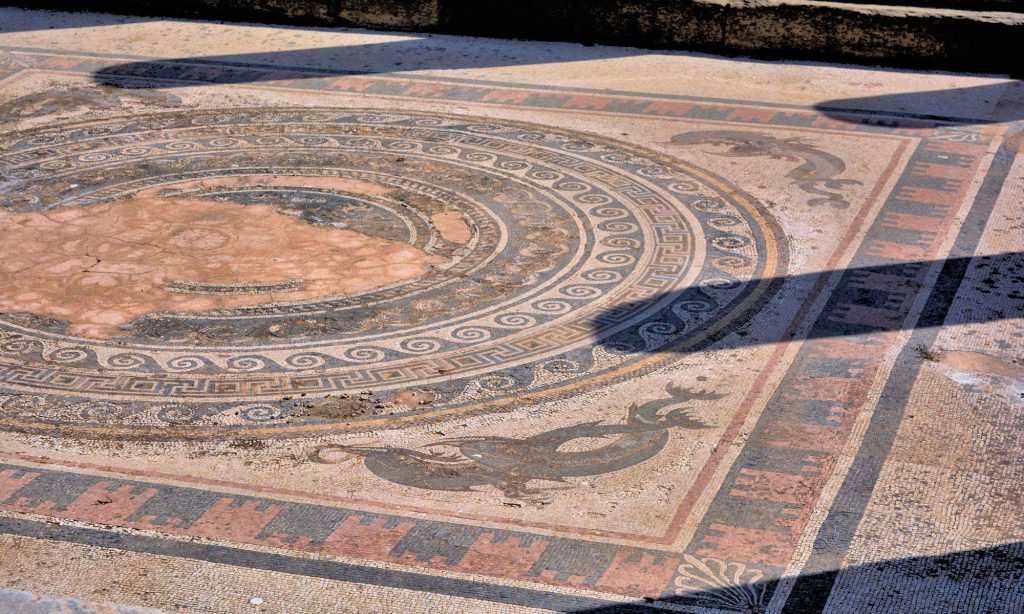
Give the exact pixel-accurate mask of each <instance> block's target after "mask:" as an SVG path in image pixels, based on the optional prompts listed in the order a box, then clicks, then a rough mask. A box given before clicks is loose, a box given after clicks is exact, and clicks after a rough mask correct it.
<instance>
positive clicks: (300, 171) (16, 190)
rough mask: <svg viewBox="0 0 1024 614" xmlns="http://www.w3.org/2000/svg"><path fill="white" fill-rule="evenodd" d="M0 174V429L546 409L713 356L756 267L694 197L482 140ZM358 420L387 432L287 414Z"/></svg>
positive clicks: (333, 143) (112, 128) (339, 137)
mask: <svg viewBox="0 0 1024 614" xmlns="http://www.w3.org/2000/svg"><path fill="white" fill-rule="evenodd" d="M0 173H2V184H0V191H2V194H3V197H4V198H3V203H4V207H3V208H2V209H0V241H2V243H3V244H4V245H7V246H11V248H14V246H17V247H16V248H14V249H11V248H8V249H11V253H10V254H5V258H4V260H3V263H2V264H0V409H2V411H0V421H2V423H3V424H4V425H6V426H7V427H8V428H18V429H28V430H50V429H54V428H60V429H61V430H62V431H64V432H67V431H68V430H69V429H71V430H79V431H85V432H102V431H109V432H118V433H128V432H138V433H145V434H150V435H154V436H159V435H161V434H168V433H187V434H189V435H199V436H202V435H217V434H224V433H236V434H237V432H238V431H240V430H247V429H257V430H262V431H263V432H266V433H292V432H294V433H302V432H311V431H317V430H326V429H339V428H366V427H370V426H372V425H374V424H377V423H380V422H382V421H387V422H395V421H403V420H410V419H421V418H427V417H429V416H436V415H441V414H446V413H451V412H456V411H479V410H493V409H497V408H500V407H503V406H507V405H509V404H512V403H515V402H516V400H517V399H519V398H522V397H529V398H531V399H533V400H537V399H541V398H544V397H546V396H552V395H565V394H571V393H572V392H573V391H578V390H580V389H582V388H584V387H591V386H595V385H600V384H601V383H604V382H609V381H613V380H615V379H616V378H622V377H626V376H628V375H629V374H630V373H633V372H636V371H637V370H640V369H649V368H651V367H652V366H656V365H657V364H659V363H662V362H664V361H665V360H668V359H671V357H672V356H673V355H674V354H677V353H678V352H681V351H686V350H688V349H693V348H697V347H700V346H703V345H707V344H708V343H710V342H712V341H714V340H715V339H716V338H717V337H718V336H721V335H722V334H724V333H725V332H728V331H730V330H733V329H735V327H736V326H738V325H739V324H740V323H742V321H743V320H744V319H745V318H747V317H749V316H750V315H751V314H752V313H753V312H754V311H755V310H756V309H757V307H758V305H760V304H761V303H762V302H763V301H764V300H765V299H766V297H767V296H768V294H769V293H770V292H771V291H772V289H773V288H774V284H773V283H772V282H771V279H772V278H774V277H777V276H778V275H779V272H780V269H781V268H782V266H783V261H784V254H783V253H782V250H781V249H780V246H779V245H780V241H779V237H778V231H777V229H776V227H775V225H774V223H773V222H772V221H771V220H770V219H769V218H768V217H767V216H766V215H765V214H764V213H763V211H762V210H761V209H760V208H759V206H758V205H757V204H756V203H755V202H754V201H753V200H752V199H751V198H749V197H747V196H746V195H744V194H743V192H742V191H740V190H738V189H736V188H734V187H731V186H729V185H727V184H725V183H724V182H723V181H722V180H720V179H718V178H716V177H715V176H713V175H711V174H710V173H708V172H706V171H703V170H701V169H699V168H694V167H691V166H688V165H684V164H681V163H679V162H677V161H672V160H669V159H667V158H663V157H661V156H658V155H657V154H654V153H651V152H648V151H643V150H638V149H635V148H633V147H631V146H628V145H625V144H622V143H617V142H613V141H608V140H605V139H602V138H599V137H596V136H592V135H586V134H581V133H573V132H567V131H562V130H557V129H552V128H547V127H541V126H535V125H528V124H520V123H513V122H504V121H495V120H490V119H488V120H484V119H479V118H472V117H457V116H444V115H438V114H419V113H410V112H404V111H403V112H395V113H381V112H370V111H352V110H327V109H278V110H269V111H268V110H265V109H263V110H248V109H222V110H213V111H189V112H181V111H171V112H162V113H156V114H151V115H138V116H129V117H121V118H116V119H109V120H100V121H92V122H87V123H85V122H83V123H79V124H69V125H61V126H50V127H45V128H39V129H35V130H32V131H28V132H22V133H15V134H13V135H11V136H9V137H8V139H7V142H5V143H3V149H2V154H0ZM360 395H362V397H366V398H372V399H373V402H372V403H371V405H373V407H374V408H378V409H379V408H387V409H388V411H384V412H382V411H366V412H352V413H350V414H346V415H345V416H344V419H338V418H337V417H335V418H331V417H325V415H324V414H323V412H309V411H306V410H307V409H308V408H309V406H310V403H311V402H312V400H323V399H324V398H325V397H330V398H334V399H337V398H349V397H357V396H360ZM409 399H415V401H414V402H413V401H409Z"/></svg>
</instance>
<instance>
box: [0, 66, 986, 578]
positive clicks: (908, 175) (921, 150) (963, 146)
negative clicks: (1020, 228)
mask: <svg viewBox="0 0 1024 614" xmlns="http://www.w3.org/2000/svg"><path fill="white" fill-rule="evenodd" d="M344 79H349V78H344ZM352 79H354V78H352ZM371 93H372V92H371ZM634 97H642V96H640V95H637V96H634ZM508 102H513V103H514V102H516V101H515V100H508ZM521 102H525V103H526V104H527V105H528V101H527V100H523V101H521ZM742 104H744V105H749V106H757V104H756V103H751V102H743V103H742ZM545 107H547V106H545ZM735 111H736V109H732V111H731V112H730V114H722V117H721V119H722V120H725V121H732V122H735V123H739V122H742V120H739V119H738V118H735V117H730V115H732V114H734V112H735ZM618 113H626V112H618ZM775 113H776V114H777V113H778V112H775ZM630 115H633V114H630ZM640 115H644V112H640ZM806 115H808V116H815V117H816V118H817V119H820V117H819V116H816V114H812V113H808V114H806ZM689 117H690V118H691V119H700V118H693V116H689ZM753 119H754V120H757V119H759V118H753ZM760 119H761V120H762V122H763V123H765V124H767V125H777V126H783V127H784V126H793V123H787V122H786V117H785V114H783V117H782V121H781V122H776V121H773V120H775V119H776V116H775V115H773V116H772V117H770V118H766V117H764V116H762V117H761V118H760ZM744 123H757V122H756V121H754V122H752V121H746V122H744ZM826 123H827V124H829V125H827V126H823V125H821V124H820V123H817V122H815V121H813V120H812V121H810V122H807V123H806V125H808V126H809V127H812V128H826V129H849V127H850V125H844V124H841V123H840V125H831V124H833V122H830V121H829V122H826ZM927 123H929V124H934V122H927ZM867 128H868V129H867V130H863V127H861V130H860V131H867V132H888V133H893V132H897V133H898V132H900V131H898V130H890V129H887V128H885V127H879V126H868V127H867ZM855 131H858V130H856V129H855ZM911 132H912V133H914V134H915V135H918V136H925V137H926V138H924V139H923V140H922V141H921V143H920V145H919V146H918V149H916V150H915V151H914V157H915V158H918V159H919V160H911V162H910V163H909V164H908V165H907V166H906V167H905V168H904V169H903V177H901V179H900V183H899V184H897V186H896V188H895V189H894V190H893V194H891V195H890V199H889V201H894V200H895V201H899V200H900V199H894V194H899V193H900V190H901V189H903V190H904V191H905V192H906V193H904V195H907V194H909V196H913V195H914V193H916V194H918V195H919V196H920V195H921V194H923V193H925V192H924V191H923V190H927V189H929V188H927V187H923V186H922V185H921V182H922V181H923V180H925V179H928V178H929V175H928V174H927V172H926V173H923V174H918V175H914V168H915V164H916V165H919V166H920V165H922V164H926V165H927V164H935V163H934V161H932V162H928V161H923V160H920V159H921V158H927V157H928V155H929V152H930V151H929V147H933V150H932V151H931V152H932V153H934V152H935V148H937V150H940V151H944V152H946V153H949V155H953V156H956V157H961V158H959V159H961V160H963V159H970V167H969V168H967V167H962V168H966V169H967V170H965V171H964V172H963V173H962V175H963V178H962V179H961V180H959V182H961V183H962V184H963V183H967V184H970V181H971V179H972V178H974V177H975V176H977V175H978V172H977V171H978V167H979V166H980V164H981V162H982V160H981V159H982V158H983V157H984V155H985V153H986V150H987V147H985V146H984V145H985V144H986V143H984V142H975V143H969V142H959V143H957V142H956V141H951V140H946V139H944V138H942V131H941V130H937V131H934V132H933V133H932V134H931V135H923V134H921V131H919V130H912V131H911ZM936 133H938V134H936ZM995 133H996V131H995V130H986V129H983V130H981V131H978V132H976V134H978V135H979V136H992V135H994V134H995ZM983 140H984V138H983V139H982V141H983ZM919 170H920V169H919ZM949 170H950V169H946V171H949ZM947 174H948V173H947ZM932 178H936V179H937V178H943V177H938V176H933V177H932ZM944 178H948V177H944ZM915 182H916V183H915ZM913 188H918V189H916V191H915V190H914V189H913ZM966 188H967V186H964V189H959V190H955V193H949V194H947V195H946V196H941V194H939V195H934V194H933V195H934V196H935V198H934V199H933V201H934V200H939V199H942V200H948V201H949V202H951V203H957V202H959V203H962V202H963V198H964V195H965V194H966ZM939 191H941V190H939ZM909 192H914V193H909ZM926 195H927V194H926ZM889 201H887V205H889V204H890V203H889ZM902 201H904V202H909V203H914V204H915V205H918V206H925V207H932V208H933V209H934V208H936V207H937V206H938V205H940V204H938V203H935V202H930V201H928V200H924V199H922V200H916V201H915V200H914V199H913V198H907V199H902ZM949 209H953V208H952V207H949ZM884 213H885V212H884ZM889 213H890V214H892V212H889ZM947 214H948V215H945V216H942V218H941V219H940V220H939V221H936V220H935V219H931V220H921V219H919V220H914V221H915V222H918V223H919V226H920V224H921V223H926V224H927V223H931V224H932V226H933V227H934V228H936V231H935V232H936V234H937V236H938V237H939V238H940V239H941V238H943V237H945V236H946V235H947V230H948V229H947V226H948V224H949V218H951V217H952V216H953V215H954V214H955V211H953V212H951V213H950V212H947ZM893 215H899V214H893ZM902 215H904V216H905V215H907V214H902ZM883 217H884V215H883V214H880V215H879V216H878V218H877V219H876V223H877V224H878V223H879V222H880V221H882V218H883ZM919 217H921V216H919ZM925 217H927V216H925ZM894 223H895V222H892V220H891V219H890V228H892V227H893V224H894ZM901 226H902V227H901ZM895 228H896V231H897V234H899V233H901V234H899V235H898V236H890V238H891V239H894V240H888V242H882V243H883V244H886V245H876V246H873V248H874V249H876V252H874V254H873V256H872V255H871V254H870V250H867V249H865V248H867V247H868V246H869V244H871V243H872V238H871V237H870V236H869V237H868V238H867V239H865V240H864V243H863V244H862V245H861V248H860V251H858V254H860V252H864V255H865V258H866V257H871V258H878V259H880V260H881V261H882V262H886V261H887V260H889V261H893V260H897V261H898V260H901V259H900V258H896V257H895V254H896V253H897V252H898V251H899V250H900V249H903V250H904V252H900V255H902V256H903V258H902V259H903V260H905V259H909V258H910V254H915V256H914V257H915V258H922V259H924V258H925V257H926V256H928V255H929V254H928V252H932V251H934V249H935V247H934V246H928V247H932V248H933V249H932V250H928V249H922V246H921V243H922V234H921V232H920V231H919V230H916V229H914V226H913V225H911V224H909V220H907V223H904V224H902V225H901V224H898V223H895ZM943 230H946V232H944V233H942V231H943ZM883 234H884V235H885V234H889V235H892V234H893V233H892V232H883ZM873 243H876V244H878V243H879V242H877V240H876V242H873ZM932 243H933V244H934V243H936V242H932ZM907 252H909V253H907ZM887 255H888V256H887ZM868 259H869V260H870V258H868ZM905 302H906V301H905V300H904V303H905ZM901 306H902V304H901ZM847 313H849V310H847ZM903 315H904V317H905V315H906V314H905V313H903ZM818 321H824V314H822V316H820V317H819V318H818ZM805 345H806V346H811V345H819V346H821V347H820V348H802V349H801V353H804V349H808V350H809V351H808V354H810V353H811V352H814V351H815V350H816V351H817V352H820V354H819V356H829V359H831V360H835V359H836V355H837V352H838V355H839V356H840V357H841V358H843V359H851V358H852V357H851V356H850V355H849V352H852V351H857V352H858V353H862V352H863V351H864V349H865V348H864V347H863V346H862V345H861V346H860V347H856V348H852V347H849V345H850V344H848V343H847V342H842V341H841V342H815V343H814V344H810V343H808V344H805ZM854 345H857V344H854ZM883 345H885V344H883ZM870 349H871V350H872V352H871V353H872V355H874V353H876V352H874V351H876V350H877V348H873V347H872V348H870ZM811 358H812V359H813V355H812V357H811ZM857 358H862V356H857ZM791 370H794V371H796V363H795V366H794V367H792V369H791ZM871 375H872V376H878V375H879V374H871ZM790 379H791V377H790V375H788V374H787V376H786V380H787V381H788V380H790ZM851 379H853V378H851ZM871 379H872V380H873V377H872V378H871ZM858 380H863V378H859V379H858ZM783 384H784V382H783ZM783 384H780V385H779V387H778V389H781V388H782V386H783ZM863 385H864V384H863V383H862V382H861V381H858V382H857V383H856V386H855V387H853V388H852V389H848V390H849V392H850V393H851V394H850V398H854V399H855V398H857V394H856V391H857V390H862V388H861V387H862V386H863ZM805 386H806V388H812V387H811V386H809V385H806V384H805ZM840 402H842V401H840ZM766 413H767V409H766ZM786 434H787V435H788V436H791V437H792V436H795V435H798V436H799V435H800V433H794V432H788V433H786ZM811 434H812V432H811V431H806V432H804V435H805V436H811ZM813 434H814V435H816V436H817V437H821V435H822V432H821V431H820V430H816V431H813ZM753 439H754V438H753V437H752V440H753ZM797 439H798V440H799V439H800V438H799V437H797ZM798 443H800V442H799V441H798ZM748 445H750V442H749V444H748ZM861 445H863V442H862V443H861ZM744 451H745V448H744ZM737 467H739V463H738V461H737V463H734V464H733V470H732V471H730V474H733V475H732V478H733V479H735V478H736V475H735V474H738V472H739V471H740V470H741V469H742V468H740V469H739V470H737ZM51 473H56V472H51ZM5 477H6V476H5ZM23 477H24V474H23ZM752 489H754V490H756V482H755V483H754V485H753V486H752V485H751V482H750V476H748V484H746V490H748V491H750V490H752ZM728 491H729V490H728V486H727V485H725V486H723V487H722V488H720V489H719V490H718V493H717V495H716V498H718V496H720V495H722V494H723V493H726V494H728ZM12 494H13V493H12ZM729 496H732V495H729ZM236 498H239V497H236ZM5 499H7V500H10V498H9V497H5ZM752 500H755V499H752ZM815 500H817V499H815ZM712 513H713V512H712V511H709V513H708V515H706V520H705V522H703V525H705V526H706V527H708V528H710V526H711V525H710V524H709V522H708V518H707V517H708V516H711V515H712ZM755 513H758V511H755ZM413 521H414V522H433V521H421V520H418V519H413ZM460 526H463V525H460ZM726 526H727V525H726ZM736 528H738V529H742V528H743V527H736ZM480 530H482V531H484V532H488V531H490V530H489V529H480ZM7 532H10V531H7ZM478 537H479V535H478ZM539 538H540V537H539ZM694 541H696V539H695V540H694ZM502 543H506V542H502ZM518 543H519V544H520V545H522V542H518ZM579 543H580V545H582V546H586V545H589V544H594V542H585V541H581V542H579ZM490 544H492V545H497V544H498V543H497V541H496V540H495V539H494V538H493V539H492V540H490ZM709 544H710V545H709ZM595 545H596V546H607V545H608V544H604V543H597V544H595ZM470 547H471V546H470ZM510 547H511V546H510ZM705 547H712V549H714V547H715V540H714V539H712V540H711V541H709V542H707V543H706V544H705ZM633 551H634V552H633V553H632V554H636V552H635V549H633ZM403 552H404V553H409V552H412V553H413V554H414V558H415V557H416V551H415V549H414V550H413V551H408V550H407V551H403ZM466 552H469V550H468V549H467V551H466ZM646 554H647V556H648V557H653V558H652V559H644V556H643V554H642V553H641V555H640V556H639V558H635V557H634V558H635V559H636V560H633V561H632V562H631V561H630V560H629V559H631V557H632V555H628V556H625V557H621V556H620V555H622V553H616V554H615V556H614V557H613V558H612V561H611V562H609V563H608V565H607V566H606V567H605V570H604V572H602V575H601V577H598V578H597V579H594V580H591V581H590V582H589V583H588V580H589V579H590V578H588V577H587V576H584V579H583V581H582V582H580V581H578V582H575V583H578V584H580V583H582V584H584V585H594V586H599V585H603V584H602V583H607V582H609V581H612V580H613V579H614V575H615V574H614V573H613V574H610V575H609V574H608V573H607V572H609V571H612V569H611V568H612V563H615V565H617V567H616V569H618V568H621V569H618V571H617V572H616V573H617V574H620V575H635V573H634V574H630V573H629V572H636V571H639V568H641V567H643V568H644V569H646V571H645V572H644V573H643V574H641V575H644V576H646V577H648V578H649V577H650V576H652V575H653V576H657V577H664V575H663V574H665V573H666V569H668V568H672V567H673V565H672V564H671V563H670V564H668V565H666V561H664V560H659V559H658V557H659V556H669V557H675V558H676V559H677V560H678V555H676V554H672V553H664V552H659V551H646ZM732 560H735V557H733V558H732ZM658 561H660V562H659V563H658ZM644 563H645V564H646V565H644ZM762 563H764V562H762ZM768 567H772V566H768ZM651 568H654V569H656V570H657V571H659V572H660V573H657V572H656V571H655V572H653V573H652V572H651ZM563 571H564V570H563ZM575 575H579V574H575ZM605 576H608V577H605ZM527 577H530V576H527ZM571 577H572V575H571V574H570V576H569V577H567V578H565V580H563V581H561V582H559V581H558V579H559V578H558V574H557V573H556V577H555V578H554V579H552V581H551V582H550V583H552V584H553V585H559V584H560V583H561V584H564V583H568V584H569V585H573V582H569V581H568V580H569V579H571ZM534 579H535V581H536V580H537V578H536V577H535V578H534ZM620 594H624V593H620ZM625 594H628V593H625Z"/></svg>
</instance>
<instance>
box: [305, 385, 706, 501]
mask: <svg viewBox="0 0 1024 614" xmlns="http://www.w3.org/2000/svg"><path fill="white" fill-rule="evenodd" d="M665 392H666V393H667V394H668V395H669V396H668V397H667V398H660V399H655V400H651V401H647V402H646V403H643V404H639V405H638V404H636V403H633V405H631V406H630V407H629V410H628V413H627V416H626V421H625V422H624V423H622V424H602V423H601V422H600V421H595V422H585V423H582V424H575V425H572V426H567V427H562V428H557V429H552V430H550V431H545V432H543V433H538V434H537V435H533V436H531V437H526V438H522V439H517V438H511V437H491V436H479V437H462V438H452V439H445V440H442V441H439V442H436V443H432V444H428V445H426V446H424V447H423V448H425V449H419V450H416V449H409V448H396V447H385V446H358V445H357V446H344V445H328V446H323V447H320V448H317V449H315V450H313V451H312V452H310V454H309V456H310V459H311V460H313V461H315V462H321V463H333V462H338V461H333V460H329V459H326V458H324V456H323V454H324V452H329V451H341V452H346V453H348V454H352V455H356V456H359V457H362V459H363V465H364V466H365V467H366V468H367V469H368V470H369V471H370V472H371V473H373V474H374V475H376V476H378V477H380V478H383V479H385V480H387V481H389V482H393V483H395V484H402V485H404V486H413V487H416V488H423V489H427V490H446V491H455V492H469V491H474V490H477V489H479V488H480V487H484V486H492V487H494V488H497V489H499V490H501V491H502V492H503V493H504V494H505V495H506V496H508V497H511V498H519V497H523V496H527V495H534V494H538V493H539V492H541V491H542V490H541V489H537V488H530V487H528V486H527V483H528V482H530V481H531V480H540V481H548V482H557V483H564V482H566V479H567V478H573V477H585V476H592V475H600V474H603V473H609V472H611V471H617V470H620V469H625V468H626V467H631V466H633V465H636V464H639V463H642V462H644V461H646V460H648V459H650V458H653V457H654V456H656V455H657V454H658V453H659V452H661V451H662V449H664V447H665V445H666V444H667V443H668V441H669V437H670V431H671V429H674V428H683V429H690V430H699V429H709V428H713V425H710V424H707V423H705V422H703V421H701V420H699V419H697V418H695V417H693V415H692V414H691V412H692V409H691V408H690V407H687V406H686V405H684V404H685V403H687V402H689V401H694V400H711V399H718V398H721V397H722V396H724V395H720V394H716V393H713V392H708V391H704V390H691V389H688V388H680V387H676V386H673V385H671V384H670V385H669V386H668V387H666V389H665ZM667 408H671V409H669V410H668V411H664V410H665V409H667ZM581 438H602V439H604V438H611V439H610V440H609V441H608V442H607V443H605V444H604V445H601V446H599V447H595V448H589V449H585V450H580V451H572V450H563V449H561V448H562V446H563V445H565V444H566V443H568V442H570V441H573V440H576V439H581ZM431 448H434V449H431ZM439 448H447V450H444V449H439Z"/></svg>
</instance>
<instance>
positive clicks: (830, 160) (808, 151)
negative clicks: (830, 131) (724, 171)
mask: <svg viewBox="0 0 1024 614" xmlns="http://www.w3.org/2000/svg"><path fill="white" fill-rule="evenodd" d="M672 144H673V145H704V144H706V145H727V146H729V149H728V150H727V151H725V152H723V153H720V154H719V155H722V156H728V157H751V156H764V157H768V158H775V159H777V160H791V161H794V162H797V161H800V160H803V164H801V165H799V166H797V167H796V168H794V169H793V170H791V171H789V172H788V173H786V177H788V178H789V179H792V180H793V183H795V184H796V185H797V186H798V187H799V188H800V189H801V190H803V191H804V192H807V193H808V194H815V195H817V196H820V197H821V198H812V199H810V200H808V201H807V204H808V205H811V206H815V205H830V206H833V207H836V208H838V209H845V208H847V207H849V206H850V202H849V201H848V200H846V199H845V198H843V196H842V194H840V193H839V192H838V191H837V190H839V189H841V188H842V187H843V186H844V185H859V184H860V183H861V182H859V181H856V180H853V179H838V178H837V176H838V175H839V174H840V173H843V172H844V171H846V163H845V162H843V160H842V159H841V158H839V157H838V156H834V155H832V154H830V153H828V152H825V151H822V150H820V149H818V148H816V147H812V146H810V145H807V144H806V143H803V142H801V141H800V140H799V139H777V138H775V137H773V136H768V135H766V134H759V133H756V132H742V131H738V130H708V131H701V132H686V133H683V134H677V135H675V136H673V137H672Z"/></svg>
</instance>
